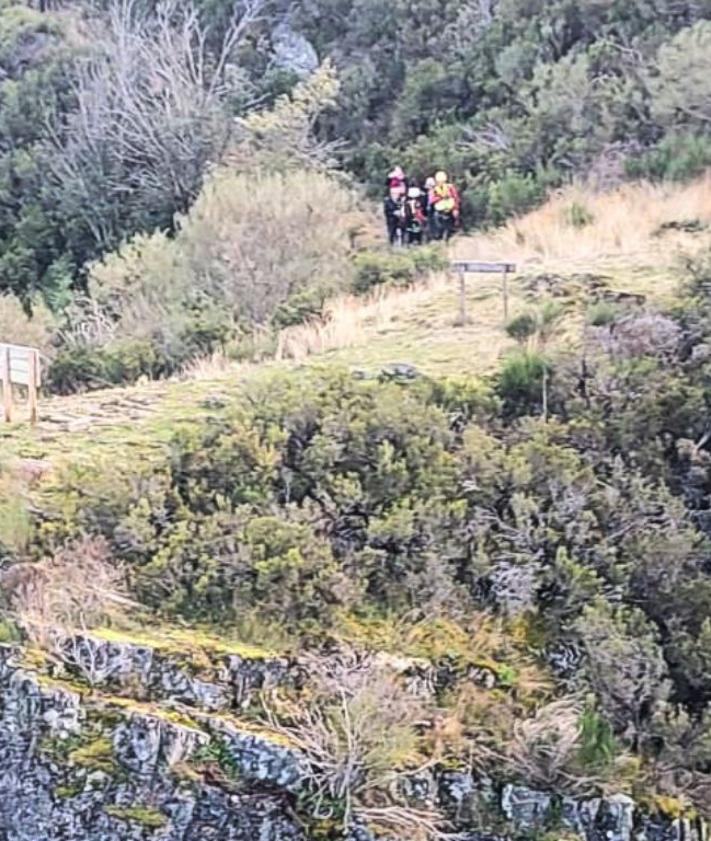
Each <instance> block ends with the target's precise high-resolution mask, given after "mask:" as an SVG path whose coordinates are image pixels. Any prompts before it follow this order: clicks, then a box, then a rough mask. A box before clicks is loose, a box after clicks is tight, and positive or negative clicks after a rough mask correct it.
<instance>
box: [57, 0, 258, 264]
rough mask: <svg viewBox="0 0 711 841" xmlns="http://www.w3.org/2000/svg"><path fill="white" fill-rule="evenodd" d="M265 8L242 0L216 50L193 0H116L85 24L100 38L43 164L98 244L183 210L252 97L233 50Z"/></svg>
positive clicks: (162, 224) (166, 222)
mask: <svg viewBox="0 0 711 841" xmlns="http://www.w3.org/2000/svg"><path fill="white" fill-rule="evenodd" d="M261 9H262V0H243V2H241V3H240V4H239V5H237V6H236V7H235V12H234V16H233V19H232V22H231V25H230V26H229V27H228V28H227V30H226V32H225V34H224V37H223V40H222V43H221V45H220V47H219V50H218V51H217V53H216V54H213V53H211V52H210V51H208V49H207V46H206V44H207V27H206V26H205V25H204V24H203V23H202V22H201V19H200V16H199V13H198V9H197V7H196V6H195V5H194V4H193V3H192V2H191V0H170V2H168V3H163V4H160V5H158V7H157V8H156V10H155V12H154V13H152V12H150V11H148V10H146V9H144V8H142V7H141V6H140V5H139V4H138V3H137V2H136V0H113V2H112V3H111V5H110V6H109V10H108V14H107V17H106V18H105V19H104V18H103V17H102V18H98V19H96V20H94V21H93V22H92V23H91V27H92V31H91V33H90V35H91V37H92V40H94V41H95V42H96V43H97V44H99V49H98V50H97V51H96V52H95V53H94V54H93V55H92V56H90V57H89V58H88V59H87V60H85V61H80V62H79V63H78V67H77V81H76V84H75V95H76V103H77V105H76V110H75V111H74V112H73V113H72V114H71V115H70V116H68V117H67V118H66V120H64V122H63V123H62V124H60V125H59V126H57V127H56V130H55V132H54V135H53V138H52V142H53V154H52V156H51V158H50V165H51V172H52V176H53V178H54V181H55V189H56V194H57V198H58V201H59V204H60V206H61V207H62V209H63V211H64V212H66V213H68V214H69V215H71V217H72V218H78V219H81V220H82V223H83V224H84V226H85V227H86V229H87V230H88V231H89V232H90V234H91V237H92V238H93V240H94V242H95V244H96V246H98V247H99V248H101V249H107V248H110V247H113V246H115V245H117V244H118V242H119V241H120V239H121V237H123V236H124V235H125V234H126V233H127V232H134V231H138V230H152V229H153V228H170V227H171V226H172V220H173V215H174V214H175V213H176V211H182V212H185V211H186V210H187V208H188V206H189V205H190V203H191V201H192V200H193V198H194V197H195V195H196V194H197V192H198V190H199V188H200V186H201V184H202V179H203V176H204V175H205V172H206V170H207V167H208V165H209V164H210V163H213V162H216V161H219V160H220V158H221V157H222V155H223V154H224V152H225V151H226V149H227V147H228V144H229V142H230V139H231V137H232V133H233V125H234V121H233V114H234V112H235V111H236V110H240V109H241V108H243V107H244V106H245V105H246V104H247V102H248V101H249V98H250V87H249V84H248V81H247V79H246V76H245V74H244V72H243V71H242V70H241V69H240V68H239V67H238V66H237V65H235V63H234V56H235V50H236V49H237V47H238V46H239V45H240V43H241V41H242V40H243V39H244V38H245V37H246V35H247V33H248V32H249V31H250V28H251V26H252V25H253V24H254V23H255V21H256V20H257V19H258V17H259V15H260V13H261Z"/></svg>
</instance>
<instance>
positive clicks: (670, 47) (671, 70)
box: [649, 20, 711, 128]
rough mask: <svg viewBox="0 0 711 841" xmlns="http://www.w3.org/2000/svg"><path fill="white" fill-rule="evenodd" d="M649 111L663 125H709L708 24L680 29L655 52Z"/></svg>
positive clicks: (710, 30) (710, 58)
mask: <svg viewBox="0 0 711 841" xmlns="http://www.w3.org/2000/svg"><path fill="white" fill-rule="evenodd" d="M655 70H656V73H655V75H654V76H653V77H652V78H651V79H650V80H649V88H650V92H651V96H652V112H653V114H654V116H655V117H656V118H657V119H658V120H659V121H660V122H661V123H662V124H663V125H665V126H670V127H676V126H678V125H679V124H680V123H681V124H686V125H689V126H693V127H696V128H704V127H707V126H709V124H711V21H706V20H704V21H699V22H698V23H696V24H694V26H689V27H686V28H685V29H682V30H681V31H680V32H679V33H678V34H677V35H675V36H674V38H672V39H671V40H670V41H668V42H666V43H664V44H662V46H661V47H660V48H659V51H658V53H657V61H656V68H655Z"/></svg>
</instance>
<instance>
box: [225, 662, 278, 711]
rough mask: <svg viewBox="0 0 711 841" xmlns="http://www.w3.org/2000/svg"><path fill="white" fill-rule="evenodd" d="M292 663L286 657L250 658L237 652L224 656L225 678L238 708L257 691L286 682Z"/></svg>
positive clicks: (233, 701)
mask: <svg viewBox="0 0 711 841" xmlns="http://www.w3.org/2000/svg"><path fill="white" fill-rule="evenodd" d="M290 669H291V664H290V663H289V661H288V660H287V659H286V658H284V657H272V658H263V659H250V658H248V657H241V656H239V655H237V654H230V655H227V656H226V657H225V658H224V669H223V679H224V680H225V682H226V683H227V684H228V685H229V687H230V689H231V692H232V703H233V706H235V707H236V708H238V709H239V708H242V707H245V706H246V705H247V704H248V703H249V701H250V700H251V699H252V698H253V697H254V694H255V692H257V691H261V690H267V689H273V688H274V687H276V686H280V685H282V684H283V683H286V682H287V680H288V677H289V672H290Z"/></svg>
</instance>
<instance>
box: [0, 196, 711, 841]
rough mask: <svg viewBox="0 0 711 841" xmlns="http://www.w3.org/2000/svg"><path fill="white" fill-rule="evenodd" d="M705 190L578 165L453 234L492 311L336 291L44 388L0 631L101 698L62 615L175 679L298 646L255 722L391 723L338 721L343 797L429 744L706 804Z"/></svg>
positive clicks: (413, 763)
mask: <svg viewBox="0 0 711 841" xmlns="http://www.w3.org/2000/svg"><path fill="white" fill-rule="evenodd" d="M710 184H711V182H709V180H706V179H704V180H702V181H699V182H697V183H695V184H692V185H690V186H689V187H686V188H668V189H667V188H665V189H661V188H650V187H647V186H637V187H625V188H622V189H620V190H618V191H617V192H614V193H610V194H607V195H602V194H601V195H597V196H590V195H585V194H583V193H582V192H580V191H578V190H570V191H566V192H564V193H562V194H560V195H558V196H555V197H553V198H552V199H551V201H550V203H549V204H548V205H547V206H546V207H544V208H542V209H540V210H538V211H536V212H534V213H532V214H531V215H529V216H527V217H524V218H522V219H519V220H517V221H516V222H515V223H511V224H510V225H508V226H507V227H505V228H502V229H500V230H498V231H496V232H494V233H492V234H488V235H481V236H476V237H470V238H464V237H462V238H459V239H457V240H456V241H455V242H454V243H453V245H452V256H455V255H456V256H467V257H478V258H486V259H506V260H513V261H515V262H516V263H517V265H518V267H519V270H518V272H517V274H516V276H515V277H514V278H512V280H511V313H510V315H511V321H510V322H509V323H506V324H505V323H504V319H503V317H502V310H501V299H500V292H499V286H498V280H497V279H496V278H482V279H479V278H472V279H471V281H470V283H469V286H468V296H469V300H468V305H469V309H470V313H471V322H470V323H468V324H466V325H458V324H456V323H455V322H456V319H457V292H456V283H455V280H454V279H453V278H451V277H449V276H447V275H446V273H440V274H434V275H433V276H432V277H430V278H429V279H426V280H424V281H422V282H420V283H416V284H415V285H413V286H411V287H408V288H394V287H388V286H385V285H381V286H380V287H379V288H376V289H375V290H374V291H373V292H371V293H370V295H369V296H366V297H353V296H345V297H343V296H342V297H340V298H334V299H333V300H332V301H331V303H330V304H329V306H328V307H327V310H326V315H325V316H324V317H323V318H322V319H320V320H318V321H315V322H312V323H310V324H307V325H301V326H294V327H289V328H286V329H285V330H284V331H283V332H282V333H281V335H280V338H279V342H278V352H277V354H276V356H275V358H272V359H269V360H267V361H265V362H261V363H253V364H242V365H234V364H232V363H229V362H228V361H227V360H225V359H224V358H222V357H219V356H212V357H210V358H209V359H206V360H202V361H201V362H199V363H193V364H192V365H190V366H189V367H188V368H186V369H185V370H184V371H183V373H182V375H181V376H180V377H176V378H174V379H172V380H169V381H162V382H156V383H145V384H143V385H140V386H135V387H132V388H125V389H113V390H107V391H104V392H93V393H91V394H88V395H77V396H72V397H61V398H53V399H47V400H45V401H44V402H43V404H42V413H41V414H42V417H41V421H40V423H39V424H38V426H37V427H36V428H34V429H33V428H30V427H29V426H27V425H26V424H22V423H18V424H15V425H13V426H9V427H6V428H4V429H3V430H2V431H1V432H0V484H1V486H2V487H1V490H2V498H1V499H0V580H1V582H2V586H3V592H2V597H1V600H0V620H1V621H0V638H3V639H5V640H8V641H23V642H25V643H26V644H27V645H28V646H29V651H28V653H27V654H26V655H25V661H27V662H28V663H29V664H30V665H29V668H32V669H34V670H35V671H36V672H38V674H39V675H40V679H41V680H50V681H52V686H55V685H59V686H64V687H69V688H70V689H71V691H79V692H80V693H81V694H85V695H89V696H91V697H98V696H95V695H94V694H93V693H94V692H95V689H96V687H95V686H94V684H93V683H92V680H93V678H92V677H91V674H90V675H89V677H88V678H87V673H86V670H84V671H82V669H81V668H78V667H77V663H76V658H75V660H72V658H71V656H70V655H71V651H72V642H71V640H72V639H74V637H73V635H74V634H77V633H82V634H86V633H88V632H93V633H94V634H95V635H96V637H97V638H99V639H100V640H107V639H108V640H111V641H112V642H117V643H120V642H126V643H127V644H130V643H133V644H143V642H145V641H147V640H150V643H149V644H150V647H152V648H155V649H156V650H158V649H163V648H165V647H166V646H169V647H170V648H171V650H173V649H175V651H176V652H177V655H178V656H179V657H180V658H181V661H182V659H183V658H185V659H186V661H187V664H188V668H190V669H192V668H194V667H196V664H197V668H198V672H197V674H198V675H201V674H203V673H204V674H206V675H212V674H213V673H214V669H215V668H217V667H216V666H215V662H216V661H215V656H216V655H215V652H217V651H220V652H222V654H227V653H229V654H230V655H232V654H234V655H235V656H238V657H242V656H243V654H244V656H245V657H247V658H249V657H252V658H254V657H257V658H260V657H266V656H267V655H266V653H259V652H257V653H255V651H256V649H255V648H254V646H257V647H258V648H259V650H260V651H261V650H262V649H265V648H266V649H269V651H270V652H271V653H270V654H269V657H273V658H274V659H275V660H279V658H280V657H282V656H284V657H286V656H287V655H288V656H289V657H294V656H297V657H303V658H306V660H305V662H306V663H307V668H308V669H309V670H310V672H311V673H312V674H313V675H315V683H314V684H301V683H300V682H299V681H298V680H297V681H295V682H294V684H293V685H292V684H289V685H288V686H287V687H278V688H274V690H273V691H272V690H270V691H268V692H265V693H263V695H262V696H261V697H260V703H259V704H255V705H254V706H250V707H249V708H248V709H246V710H245V715H246V716H247V718H248V719H249V726H250V727H252V726H254V727H257V728H260V732H261V729H262V728H264V726H265V725H268V726H269V727H270V728H271V729H272V730H274V731H276V732H277V733H282V734H287V735H288V734H291V735H293V734H294V733H296V734H299V733H300V734H301V736H302V737H304V738H305V736H304V734H306V733H310V732H311V731H312V730H313V721H314V720H318V721H331V720H333V721H336V722H338V721H339V720H340V719H338V718H337V716H345V717H346V718H347V719H348V721H357V722H360V723H359V724H358V727H362V729H363V730H362V732H363V734H364V738H365V737H366V736H367V739H366V741H364V742H363V743H362V744H366V742H367V744H376V745H377V744H379V741H380V736H379V735H378V734H380V733H383V732H387V733H389V734H392V735H393V738H394V737H395V736H397V739H396V740H395V741H396V742H397V743H396V744H395V743H393V744H388V750H387V752H386V756H382V755H380V754H378V753H377V751H375V753H374V752H373V751H371V750H370V748H368V750H366V749H365V748H362V750H361V748H360V747H357V746H358V745H361V742H359V740H358V738H354V737H353V736H352V734H351V731H350V730H348V729H347V730H343V728H341V727H340V725H339V724H338V723H336V724H334V725H333V728H334V729H333V731H331V730H330V729H328V728H327V734H328V736H327V739H328V744H326V745H325V746H319V747H318V752H317V753H318V756H317V758H315V759H314V766H313V767H314V769H315V770H314V774H315V776H314V782H313V786H314V789H313V792H312V793H313V796H314V797H319V796H320V795H319V794H318V792H319V791H320V789H319V788H318V787H319V786H321V785H328V786H332V789H329V790H332V791H333V792H336V793H335V794H332V795H330V796H332V797H333V798H334V800H333V802H334V809H335V810H336V811H337V810H338V809H342V810H345V811H344V812H338V811H337V813H338V814H341V813H342V814H345V815H350V810H351V808H352V809H353V810H354V813H355V814H360V815H362V816H366V815H368V814H371V815H372V814H374V813H372V812H369V809H371V808H373V803H374V802H377V803H378V804H381V803H384V804H386V805H385V806H383V807H382V808H383V809H385V812H383V813H381V812H380V811H378V810H380V808H381V807H380V805H378V809H377V810H376V811H377V812H378V814H383V815H385V816H386V817H387V818H388V819H391V818H398V816H402V814H403V813H402V811H401V810H402V809H403V808H405V807H406V806H407V802H408V801H407V798H406V796H404V795H401V794H399V793H398V792H397V791H395V790H394V789H393V787H392V786H391V785H390V783H391V781H392V774H395V775H397V776H398V777H399V776H401V775H404V776H407V775H409V774H411V773H414V771H415V769H417V768H421V767H423V765H424V766H427V767H428V768H431V769H433V773H439V772H440V771H441V770H442V769H461V768H469V769H472V768H474V769H476V771H477V773H479V772H480V771H481V772H482V773H486V774H487V775H490V776H491V777H492V778H493V779H494V780H495V781H496V782H497V784H498V783H503V782H504V781H509V780H516V781H518V782H521V783H524V784H526V785H529V786H533V787H534V788H537V789H542V790H546V791H550V792H553V793H555V796H556V797H560V796H562V795H563V794H571V795H575V796H579V795H583V796H588V795H591V796H592V795H594V794H595V795H596V794H600V793H610V792H614V793H621V792H622V793H627V794H629V795H631V796H632V797H634V798H635V800H636V801H637V802H638V803H640V804H642V805H641V808H643V809H644V810H646V812H647V813H649V814H650V815H652V816H660V817H661V818H663V819H664V820H668V819H672V818H674V817H679V816H685V817H689V818H691V817H693V816H695V815H696V814H697V813H702V814H706V815H708V814H709V810H708V803H709V802H710V801H709V792H710V791H711V770H710V769H711V748H710V746H711V683H710V682H709V677H708V675H709V670H708V650H709V640H711V636H710V635H711V584H710V583H709V575H708V569H709V542H708V540H709V538H708V528H709V527H708V513H707V512H708V509H709V499H711V479H710V478H709V477H710V476H711V453H710V452H709V451H708V442H709V440H710V433H709V430H708V426H707V417H708V413H709V407H710V406H711V392H709V388H708V383H709V382H710V381H711V356H710V353H709V348H711V332H710V331H711V328H710V327H709V324H711V317H710V313H711V298H710V297H709V294H708V290H709V288H711V280H710V278H711V265H710V263H709V258H708V253H709V244H711V232H710V231H709V225H710V224H711V200H710V199H709V186H710ZM391 363H406V364H414V365H415V366H416V367H417V368H418V369H419V371H420V373H421V374H424V375H425V376H423V377H420V378H417V379H415V380H414V381H409V380H407V381H404V382H403V381H399V380H397V379H395V380H394V381H392V380H388V378H387V377H383V376H382V371H383V368H384V367H385V366H388V365H390V364H391ZM355 371H358V375H357V376H354V375H353V374H354V372H355ZM68 641H69V642H68ZM142 641H143V642H142ZM206 641H207V642H206ZM146 644H148V643H146ZM245 645H246V646H247V647H245ZM67 651H69V652H70V655H67ZM246 652H249V654H247V653H246ZM213 655H215V656H213ZM220 656H222V655H220ZM362 658H365V659H362ZM369 658H373V659H369ZM364 664H365V665H364ZM383 664H384V665H383ZM92 674H93V673H92ZM413 680H414V681H415V683H416V685H418V686H421V687H422V688H423V689H422V691H423V692H424V693H425V695H424V696H422V697H420V696H414V695H413V694H412V691H411V688H409V687H411V682H412V681H413ZM87 681H88V682H87ZM418 681H420V683H418ZM117 684H118V685H117V688H116V692H117V695H119V696H120V698H119V701H117V702H114V701H112V703H120V704H123V705H126V704H128V705H130V704H132V703H134V702H140V703H141V704H143V706H141V709H142V710H144V711H146V710H148V711H150V714H155V715H166V714H168V713H169V712H170V710H171V709H172V708H171V706H170V704H171V699H170V698H163V697H161V698H156V699H152V698H151V699H150V704H149V706H145V699H143V698H138V697H134V696H133V695H132V694H131V693H132V692H134V689H133V687H132V685H131V684H130V682H127V683H126V684H125V685H123V684H122V683H121V681H118V682H117ZM77 687H78V688H77ZM344 687H345V688H344ZM339 692H340V693H341V694H340V695H339V694H338V693H339ZM383 692H385V693H386V695H388V699H387V700H385V701H384V700H383V698H384V696H383ZM388 693H389V694H388ZM391 704H392V705H391ZM393 705H394V706H393ZM364 711H365V712H364ZM332 716H336V718H335V719H332V718H331V717H332ZM393 716H394V717H395V718H393ZM395 725H397V726H395ZM245 726H247V725H246V724H245ZM348 726H349V727H350V726H351V725H350V724H349V725H348ZM344 733H345V734H346V735H344ZM324 738H326V737H324ZM344 740H345V741H344ZM354 746H356V747H354ZM358 751H361V753H358ZM334 757H346V760H344V761H348V762H351V761H352V762H357V763H360V765H359V767H362V768H363V769H364V774H365V777H364V779H370V780H371V782H372V791H371V783H369V784H368V785H367V786H365V788H363V787H361V786H360V784H359V783H358V779H360V778H357V779H355V780H350V781H349V782H346V783H344V782H342V780H341V779H340V777H333V776H329V775H330V774H332V773H335V772H332V771H331V770H329V769H332V768H333V767H334V763H335V764H336V765H337V762H336V759H335V758H334ZM338 761H340V760H338ZM323 780H326V781H327V782H322V781H323ZM373 798H376V800H374V799H373ZM344 804H348V805H347V807H346V806H345V805H344ZM297 806H298V809H300V810H304V812H305V813H306V814H308V815H309V816H310V817H309V819H316V816H317V815H318V814H320V812H319V809H318V808H317V807H314V806H313V804H312V803H311V801H309V800H308V799H306V800H305V801H303V802H302V801H299V803H298V804H297ZM407 808H409V807H407ZM407 816H408V817H407V830H406V831H404V832H405V835H406V836H407V837H412V833H413V832H415V834H418V833H422V835H423V837H424V836H427V837H435V836H436V835H437V831H438V830H437V829H436V828H435V826H439V825H440V824H439V823H438V822H439V821H441V820H442V816H441V815H440V814H439V813H429V812H427V814H426V815H425V813H424V812H421V811H417V810H415V811H408V812H407ZM344 820H347V819H344ZM364 820H366V818H365V817H364ZM483 820H485V825H486V826H487V827H488V826H489V823H488V821H490V820H493V821H495V820H496V818H492V817H491V816H490V815H488V816H484V818H483ZM375 823H376V824H377V821H375ZM492 825H493V824H492ZM324 831H325V832H326V836H327V837H329V838H331V837H334V838H335V837H336V835H337V832H336V830H335V829H334V828H333V827H331V828H330V829H327V828H326V829H324ZM334 833H335V834H334ZM408 833H409V834H408ZM418 837H419V835H418Z"/></svg>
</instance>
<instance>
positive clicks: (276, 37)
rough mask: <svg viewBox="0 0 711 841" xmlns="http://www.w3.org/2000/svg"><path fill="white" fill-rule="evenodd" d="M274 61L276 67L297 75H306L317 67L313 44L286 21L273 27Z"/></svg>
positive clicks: (317, 62)
mask: <svg viewBox="0 0 711 841" xmlns="http://www.w3.org/2000/svg"><path fill="white" fill-rule="evenodd" d="M271 41H272V49H273V51H274V62H275V64H276V65H277V67H280V68H282V69H283V70H288V71H289V72H290V73H294V74H296V75H297V76H308V75H309V74H310V73H313V72H314V70H315V69H316V68H317V67H318V64H319V61H318V55H317V54H316V50H315V49H314V46H313V44H312V43H311V42H310V41H309V40H308V38H306V37H305V36H304V35H302V34H301V33H300V32H297V31H296V30H295V29H292V27H291V26H289V24H287V23H281V24H279V26H277V27H275V28H274V30H273V31H272V36H271Z"/></svg>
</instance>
